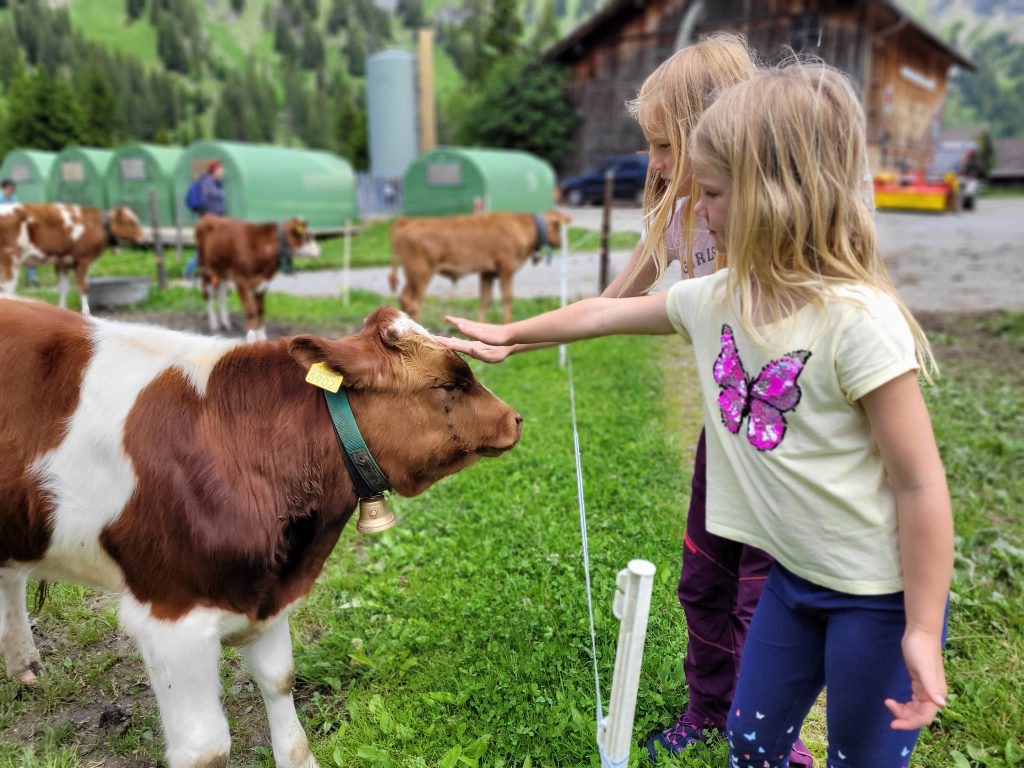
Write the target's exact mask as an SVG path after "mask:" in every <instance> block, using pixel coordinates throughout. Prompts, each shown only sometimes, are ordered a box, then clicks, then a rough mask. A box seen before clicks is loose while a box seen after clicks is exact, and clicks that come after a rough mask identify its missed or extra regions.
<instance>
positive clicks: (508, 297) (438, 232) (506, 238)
mask: <svg viewBox="0 0 1024 768" xmlns="http://www.w3.org/2000/svg"><path fill="white" fill-rule="evenodd" d="M569 221H570V218H569V217H568V216H566V215H565V214H563V213H560V212H559V211H547V212H546V213H543V214H539V213H538V214H536V215H534V214H530V213H474V214H470V215H466V216H438V217H429V218H399V219H397V220H396V221H395V223H394V224H393V225H392V227H391V252H392V265H391V272H390V274H389V275H388V283H389V284H390V286H391V290H392V292H394V291H396V290H397V289H398V272H397V267H398V262H399V260H401V262H402V270H403V271H404V272H405V286H404V287H403V288H402V293H401V294H400V295H399V297H398V300H399V303H400V304H401V305H402V309H403V310H405V311H406V312H407V313H409V315H410V316H411V317H413V318H418V317H419V312H420V304H421V303H422V302H423V295H424V293H425V292H426V290H427V285H429V283H430V280H431V278H433V276H434V275H435V274H437V273H441V274H442V275H444V276H445V277H448V278H450V279H451V280H453V281H454V280H458V279H459V278H460V277H462V276H463V275H467V274H469V273H470V272H479V273H480V313H479V316H480V320H481V322H482V321H484V320H486V319H487V309H488V307H489V306H490V304H491V291H492V289H493V285H494V278H495V277H497V278H498V281H499V282H500V283H501V298H502V304H503V308H504V312H505V315H504V317H505V322H506V323H509V322H511V321H512V278H513V277H514V276H515V273H516V271H517V270H518V269H519V268H520V267H521V266H523V264H524V263H526V259H527V258H528V257H530V256H531V255H532V256H533V261H534V263H536V262H537V261H538V260H539V259H540V250H541V249H542V248H545V247H554V248H560V247H561V245H562V224H563V223H566V224H567V223H568V222H569Z"/></svg>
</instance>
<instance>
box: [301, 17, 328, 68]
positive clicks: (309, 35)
mask: <svg viewBox="0 0 1024 768" xmlns="http://www.w3.org/2000/svg"><path fill="white" fill-rule="evenodd" d="M299 63H300V64H301V66H302V68H303V69H311V70H314V71H316V70H318V69H320V68H321V67H322V66H323V65H324V38H323V35H321V34H320V30H318V29H317V28H316V27H315V26H314V25H313V23H312V22H310V21H306V22H304V23H303V25H302V54H301V56H300V58H299Z"/></svg>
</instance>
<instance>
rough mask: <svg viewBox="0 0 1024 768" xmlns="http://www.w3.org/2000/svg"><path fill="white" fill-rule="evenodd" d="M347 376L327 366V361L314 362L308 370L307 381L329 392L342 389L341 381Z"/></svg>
mask: <svg viewBox="0 0 1024 768" xmlns="http://www.w3.org/2000/svg"><path fill="white" fill-rule="evenodd" d="M344 378H345V377H344V376H342V375H341V374H340V373H338V372H336V371H333V370H331V369H330V368H328V367H327V363H313V365H311V366H309V371H307V372H306V381H308V382H309V383H310V384H312V385H313V386H314V387H320V389H326V390H327V391H328V392H337V391H338V390H339V389H341V382H342V380H343V379H344Z"/></svg>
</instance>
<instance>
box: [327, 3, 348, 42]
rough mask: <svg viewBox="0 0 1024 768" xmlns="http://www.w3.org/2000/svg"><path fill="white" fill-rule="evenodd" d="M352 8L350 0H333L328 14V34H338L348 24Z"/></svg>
mask: <svg viewBox="0 0 1024 768" xmlns="http://www.w3.org/2000/svg"><path fill="white" fill-rule="evenodd" d="M350 10H351V2H350V0H331V10H330V11H329V12H328V14H327V34H329V35H334V34H337V33H338V32H339V31H340V30H342V29H344V28H345V27H346V26H347V25H348V20H349V16H350V15H351V14H350Z"/></svg>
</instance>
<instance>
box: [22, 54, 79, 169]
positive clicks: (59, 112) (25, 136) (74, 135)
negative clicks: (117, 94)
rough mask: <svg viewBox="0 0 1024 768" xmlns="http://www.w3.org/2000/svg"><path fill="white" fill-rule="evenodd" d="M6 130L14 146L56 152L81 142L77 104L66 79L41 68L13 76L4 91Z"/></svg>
mask: <svg viewBox="0 0 1024 768" xmlns="http://www.w3.org/2000/svg"><path fill="white" fill-rule="evenodd" d="M6 133H7V137H8V140H9V141H10V142H11V143H12V144H13V145H14V146H22V147H35V148H37V149H45V150H52V151H57V150H60V149H63V148H64V147H65V146H67V145H68V144H78V143H81V142H80V119H79V112H78V104H77V103H76V101H75V95H74V93H73V91H72V90H71V84H70V83H69V82H68V81H67V79H66V78H64V77H63V76H61V75H57V74H54V73H52V72H49V71H47V70H45V69H39V70H37V71H36V72H35V73H33V74H27V73H26V74H23V75H20V76H19V77H17V78H15V79H14V80H13V81H12V82H11V86H10V88H9V89H8V93H7V126H6Z"/></svg>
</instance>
